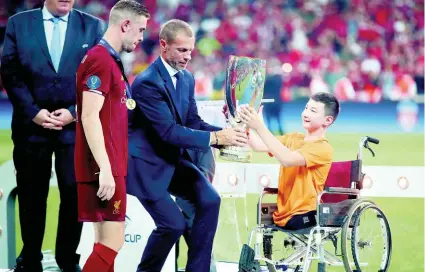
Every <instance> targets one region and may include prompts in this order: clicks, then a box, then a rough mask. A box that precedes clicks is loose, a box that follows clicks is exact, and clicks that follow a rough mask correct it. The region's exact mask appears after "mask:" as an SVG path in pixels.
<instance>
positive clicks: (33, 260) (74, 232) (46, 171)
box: [13, 142, 82, 269]
mask: <svg viewBox="0 0 425 272" xmlns="http://www.w3.org/2000/svg"><path fill="white" fill-rule="evenodd" d="M53 154H55V170H56V175H57V181H58V187H59V191H60V199H61V201H60V207H59V220H58V229H57V237H56V252H55V253H56V254H55V255H56V261H57V263H58V265H59V267H61V268H63V269H66V268H67V267H70V266H72V265H74V267H75V264H77V263H78V261H79V255H77V254H76V253H75V252H76V249H77V247H78V244H79V241H80V235H81V230H82V223H79V222H78V211H77V185H76V181H75V173H74V145H73V144H69V145H63V144H59V143H52V142H48V143H27V142H26V143H21V142H15V147H14V150H13V161H14V164H15V169H16V180H17V186H18V187H17V188H18V199H19V219H20V224H21V232H22V241H23V243H24V248H23V250H22V252H21V255H22V257H23V264H24V266H25V267H38V266H39V264H40V252H41V246H42V243H43V237H44V229H45V221H46V204H47V196H48V192H49V181H50V178H51V174H52V155H53Z"/></svg>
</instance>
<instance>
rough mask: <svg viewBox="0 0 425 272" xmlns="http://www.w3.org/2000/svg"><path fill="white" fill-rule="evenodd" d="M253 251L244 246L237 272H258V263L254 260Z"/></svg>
mask: <svg viewBox="0 0 425 272" xmlns="http://www.w3.org/2000/svg"><path fill="white" fill-rule="evenodd" d="M254 258H255V251H254V250H253V249H252V248H251V247H250V246H248V245H247V244H244V245H243V246H242V251H241V256H240V258H239V272H260V263H259V262H258V261H255V260H254Z"/></svg>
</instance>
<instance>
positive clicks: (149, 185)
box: [127, 20, 247, 272]
mask: <svg viewBox="0 0 425 272" xmlns="http://www.w3.org/2000/svg"><path fill="white" fill-rule="evenodd" d="M160 45H161V56H160V57H159V58H158V59H157V60H156V61H155V62H154V63H152V64H151V65H150V66H149V67H148V68H147V69H146V70H145V71H144V72H142V73H141V74H140V75H138V76H137V78H136V79H135V81H134V83H133V85H132V88H131V90H132V96H133V98H134V100H135V101H136V104H137V108H136V109H135V110H133V111H131V113H129V117H130V119H129V122H130V124H129V162H128V164H129V169H128V175H127V192H128V193H129V194H132V195H134V196H136V197H138V199H139V200H140V201H141V203H142V205H143V206H144V207H145V209H146V210H147V211H148V212H149V214H150V215H151V216H152V218H153V220H154V222H155V224H156V227H157V228H156V229H155V230H154V231H153V232H152V234H151V235H150V237H149V239H148V243H147V245H146V248H145V251H144V252H143V256H142V260H141V262H140V264H139V266H138V270H137V271H149V272H154V271H158V272H159V271H161V268H162V266H163V264H164V262H165V260H166V258H167V256H168V253H169V252H170V250H171V248H172V247H173V245H174V244H175V242H176V241H177V239H178V238H179V237H180V236H181V235H182V234H183V232H184V231H185V229H186V222H185V219H184V216H183V214H182V212H181V211H180V209H179V207H178V206H177V204H176V203H175V202H174V200H173V199H172V198H171V196H170V194H172V195H174V196H176V197H180V198H182V199H185V200H187V201H189V202H190V203H192V204H193V205H194V206H195V209H196V212H195V218H194V221H193V226H192V230H191V235H190V239H189V242H188V247H189V252H188V262H187V265H186V271H193V272H207V271H209V269H210V261H211V250H212V244H213V240H214V235H215V231H216V228H217V221H218V212H219V207H220V196H219V195H218V194H217V192H216V191H215V190H214V188H213V187H212V185H211V184H210V183H209V182H208V180H207V178H206V177H205V175H203V174H202V172H201V171H200V170H199V169H198V168H197V167H196V166H195V165H194V163H193V159H192V158H191V156H190V154H189V153H188V152H187V150H188V149H192V150H195V151H203V152H205V151H207V150H208V148H210V146H212V145H214V146H219V145H238V146H244V145H245V144H246V142H247V136H246V133H245V132H244V131H242V130H240V129H232V128H228V129H224V130H221V129H220V128H218V127H215V126H211V125H209V124H207V123H205V122H204V121H203V120H202V119H201V118H200V117H199V115H198V110H197V107H196V102H195V98H194V83H195V82H194V78H193V75H192V74H191V73H190V72H189V71H187V70H186V69H185V68H186V65H187V63H188V62H189V60H190V59H191V53H192V51H193V49H194V46H195V36H194V33H193V31H192V29H191V27H190V26H189V25H188V24H187V23H185V22H183V21H180V20H171V21H168V22H167V23H166V24H165V25H164V26H163V27H162V28H161V31H160Z"/></svg>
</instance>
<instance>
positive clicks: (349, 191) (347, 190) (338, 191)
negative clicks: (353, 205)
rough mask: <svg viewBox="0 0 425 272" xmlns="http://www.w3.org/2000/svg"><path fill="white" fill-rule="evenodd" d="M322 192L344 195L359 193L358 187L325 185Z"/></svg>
mask: <svg viewBox="0 0 425 272" xmlns="http://www.w3.org/2000/svg"><path fill="white" fill-rule="evenodd" d="M324 192H325V193H328V194H344V195H358V194H360V190H359V189H351V188H339V187H326V188H325V190H324Z"/></svg>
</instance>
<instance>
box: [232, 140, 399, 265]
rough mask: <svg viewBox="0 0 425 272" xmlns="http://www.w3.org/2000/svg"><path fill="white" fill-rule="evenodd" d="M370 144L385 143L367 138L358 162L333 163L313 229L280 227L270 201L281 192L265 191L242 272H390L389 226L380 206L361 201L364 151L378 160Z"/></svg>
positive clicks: (242, 259) (246, 246) (243, 255)
mask: <svg viewBox="0 0 425 272" xmlns="http://www.w3.org/2000/svg"><path fill="white" fill-rule="evenodd" d="M369 143H374V144H378V143H379V140H378V139H375V138H372V137H367V136H365V137H362V138H361V140H360V143H359V149H358V153H357V159H356V160H353V161H342V162H333V163H332V165H331V168H330V170H329V174H328V177H327V179H326V182H325V187H324V190H323V192H321V193H320V194H319V195H318V197H317V210H316V215H315V218H316V225H315V226H313V227H309V228H305V229H300V230H285V229H284V228H282V227H279V226H277V225H275V224H274V223H273V217H272V214H273V212H274V211H275V210H276V209H277V204H276V203H277V202H276V201H274V202H272V203H267V202H266V201H265V200H264V199H265V198H270V197H271V196H274V197H276V195H277V193H278V189H277V188H265V189H264V191H263V192H262V193H261V195H260V197H259V201H258V210H257V225H256V226H255V227H254V228H253V230H252V231H251V233H250V235H249V239H248V240H249V242H248V244H244V245H243V247H242V252H241V256H240V259H239V272H253V271H255V272H257V271H258V272H259V271H267V270H268V271H270V272H275V271H288V272H289V271H294V272H300V271H303V272H305V271H308V270H309V269H310V267H311V266H312V265H315V263H316V262H317V270H316V271H318V272H324V271H326V267H327V266H328V265H329V266H340V267H344V268H345V271H349V272H361V271H380V272H385V271H388V269H389V266H390V261H391V247H392V242H391V231H390V226H389V224H388V220H387V218H386V217H385V215H384V213H383V212H382V210H381V209H380V208H379V207H378V205H376V204H375V203H374V202H372V201H370V200H367V199H362V198H360V190H361V189H362V188H363V187H362V186H363V184H362V181H363V177H364V174H363V173H362V151H363V148H364V147H365V148H367V149H369V150H370V151H371V153H372V155H373V156H375V154H374V152H373V150H372V149H371V148H370V147H369ZM252 244H253V247H251V245H252ZM338 249H340V250H339V251H338ZM332 251H334V254H333V253H332ZM265 269H266V270H265Z"/></svg>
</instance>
